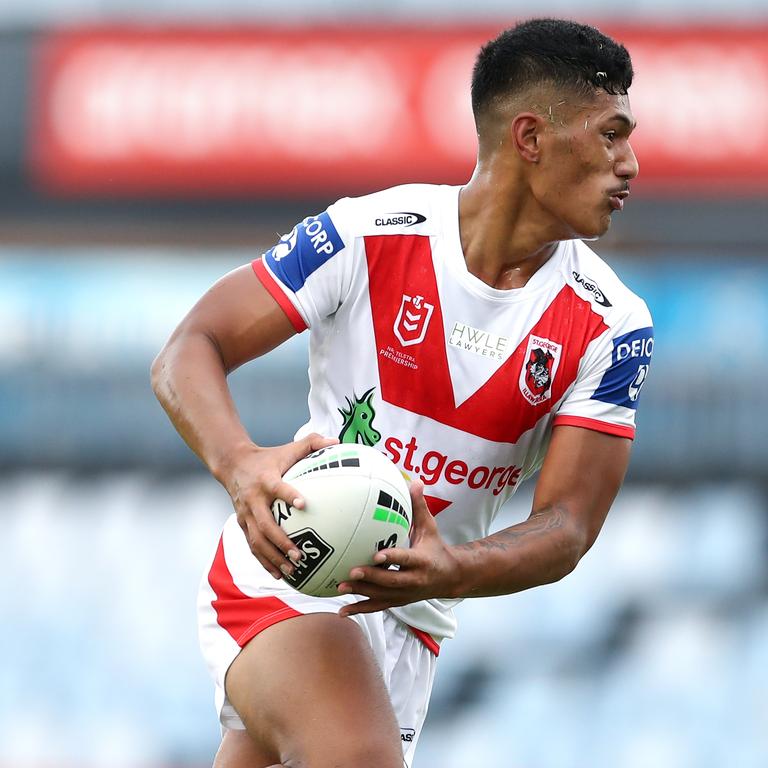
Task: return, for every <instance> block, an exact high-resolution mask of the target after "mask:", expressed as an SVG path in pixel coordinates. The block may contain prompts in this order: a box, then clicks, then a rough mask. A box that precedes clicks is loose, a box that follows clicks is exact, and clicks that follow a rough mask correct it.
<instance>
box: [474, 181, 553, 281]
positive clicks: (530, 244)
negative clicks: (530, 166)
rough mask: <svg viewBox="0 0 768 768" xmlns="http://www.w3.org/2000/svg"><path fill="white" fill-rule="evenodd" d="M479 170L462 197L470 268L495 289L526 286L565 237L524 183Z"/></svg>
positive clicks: (476, 275)
mask: <svg viewBox="0 0 768 768" xmlns="http://www.w3.org/2000/svg"><path fill="white" fill-rule="evenodd" d="M500 176H501V174H494V173H493V171H492V170H487V171H486V170H484V169H483V168H482V166H481V167H479V168H478V169H476V170H475V173H474V175H473V176H472V178H471V179H470V180H469V182H468V184H467V185H466V186H465V187H464V188H463V189H462V190H461V194H460V196H459V233H460V237H461V247H462V250H463V252H464V259H465V261H466V264H467V269H468V270H469V272H471V273H472V274H473V275H475V277H477V278H479V279H480V280H482V281H483V282H484V283H487V284H488V285H490V286H492V287H493V288H500V289H509V288H522V287H523V286H524V285H525V284H526V283H527V282H528V280H530V278H531V277H532V275H533V274H534V273H535V272H536V271H537V270H538V269H539V268H540V267H541V266H542V265H543V264H544V263H546V262H547V261H548V260H549V258H550V257H551V256H552V254H553V253H554V252H555V249H556V248H557V243H558V242H559V240H560V239H561V238H558V237H557V233H556V232H555V231H554V230H553V227H552V223H551V222H550V221H548V220H547V218H546V216H544V215H542V212H541V209H540V207H539V206H538V204H537V203H536V201H535V200H534V199H533V197H532V196H531V195H530V193H528V191H527V188H526V186H525V185H524V184H522V183H514V182H512V181H511V180H510V177H509V175H506V174H505V175H504V179H503V180H502V179H501V178H500Z"/></svg>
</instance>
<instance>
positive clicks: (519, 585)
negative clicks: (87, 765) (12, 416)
mask: <svg viewBox="0 0 768 768" xmlns="http://www.w3.org/2000/svg"><path fill="white" fill-rule="evenodd" d="M631 81H632V66H631V63H630V59H629V56H628V54H627V52H626V50H625V49H624V48H623V47H622V46H620V45H618V44H617V43H615V42H614V41H612V40H611V39H609V38H607V37H605V36H603V35H602V34H600V33H599V32H598V31H597V30H595V29H593V28H591V27H586V26H582V25H579V24H574V23H572V22H567V21H556V20H534V21H529V22H525V23H522V24H520V25H518V26H516V27H514V28H512V29H510V30H508V31H506V32H504V33H503V34H501V35H500V36H499V37H498V38H497V39H496V40H494V41H492V42H490V43H488V44H487V45H486V46H485V47H484V48H483V49H482V50H481V52H480V54H479V56H478V59H477V62H476V65H475V70H474V76H473V82H472V103H473V109H474V113H475V119H476V123H477V132H478V138H479V151H478V161H477V167H476V169H475V172H474V174H473V176H472V178H471V179H470V180H469V182H468V183H467V184H466V185H465V186H463V187H461V188H458V187H445V186H430V185H408V186H404V187H398V188H394V189H390V190H386V191H383V192H380V193H376V194H373V195H368V196H367V197H362V198H358V199H342V200H340V201H339V202H337V203H335V204H334V205H332V206H331V207H330V208H329V209H328V210H327V211H326V212H323V213H321V214H319V215H318V216H311V217H309V218H307V219H305V220H304V221H303V222H302V223H301V224H299V225H297V226H296V227H295V228H294V230H293V231H292V232H291V233H290V234H289V235H286V236H285V237H283V238H282V240H281V241H280V242H279V243H278V244H277V245H276V246H275V247H274V248H272V249H271V250H269V251H268V252H267V253H266V254H265V255H264V256H263V257H262V259H260V260H257V261H256V262H254V263H253V265H252V266H250V265H249V266H245V267H242V268H240V269H238V270H235V271H234V272H232V273H231V274H229V275H227V276H226V277H224V278H223V279H222V280H220V281H219V282H218V283H217V284H216V285H214V286H213V287H212V288H211V289H210V291H209V292H208V293H207V294H206V295H205V296H203V298H202V299H201V300H200V301H199V303H198V304H197V305H196V306H195V307H194V308H193V309H192V311H191V312H190V314H189V315H188V316H187V317H186V318H185V319H184V320H183V321H182V323H181V324H180V326H179V327H178V328H177V330H176V331H175V333H174V334H173V336H172V337H171V339H170V340H169V341H168V343H167V345H166V347H165V348H164V350H163V351H162V352H161V354H160V355H159V356H158V358H157V360H156V361H155V364H154V366H153V384H154V388H155V392H156V393H157V395H158V398H159V399H160V401H161V402H162V404H163V406H164V407H165V409H166V411H167V412H168V414H169V416H170V418H171V420H172V421H173V423H174V425H175V426H176V428H177V429H178V430H179V432H180V433H181V435H182V436H183V437H184V439H185V440H186V441H187V442H188V443H189V445H190V446H191V448H192V449H193V450H194V451H195V452H196V453H197V454H198V456H200V458H201V459H202V460H203V461H204V462H205V464H206V465H207V466H208V468H209V469H210V471H211V472H212V473H213V475H214V476H215V477H216V478H217V479H218V480H219V481H220V482H221V483H222V484H223V485H224V487H225V488H226V489H227V491H228V492H229V494H230V495H231V497H232V501H233V504H234V507H235V510H236V513H235V514H233V515H232V517H231V518H230V520H228V521H227V523H226V524H225V526H224V531H223V534H222V538H221V540H220V542H219V545H218V548H217V551H216V554H215V557H214V559H213V564H212V566H211V568H210V571H209V572H207V573H206V577H205V578H204V579H203V583H202V587H201V597H200V627H201V628H200V633H201V642H202V646H203V651H204V654H205V656H206V659H207V661H208V663H209V665H210V667H211V671H212V673H213V676H214V678H215V680H216V686H217V703H218V707H219V713H220V718H221V723H222V725H223V727H224V738H223V741H222V746H221V749H220V751H219V754H218V756H217V762H216V765H217V766H219V768H224V767H225V766H226V767H227V768H245V767H246V766H250V768H263V767H264V766H269V765H274V764H282V765H284V766H312V768H324V767H325V766H342V767H344V768H347V767H348V768H352V767H353V766H355V767H359V766H377V767H378V768H399V767H400V766H401V765H402V764H403V760H405V763H406V765H410V764H411V760H412V756H413V750H414V748H415V744H416V740H417V738H418V736H419V732H420V730H421V727H422V724H423V720H424V717H425V714H426V709H427V702H428V698H429V692H430V688H431V685H432V677H433V673H434V664H435V657H436V656H437V653H438V651H439V644H440V641H441V640H442V639H444V638H446V637H450V636H452V635H453V633H454V630H455V622H454V618H453V613H452V610H451V609H452V606H453V605H454V604H455V603H456V602H457V600H459V599H461V598H465V597H480V596H484V595H501V594H509V593H513V592H517V591H520V590H523V589H528V588H530V587H534V586H536V585H539V584H545V583H548V582H553V581H556V580H558V579H560V578H562V577H563V576H565V575H566V574H568V573H569V572H570V571H571V570H573V568H574V567H575V566H576V564H577V563H578V561H579V559H580V558H581V557H582V556H583V555H584V553H585V552H586V551H587V550H588V549H589V548H590V546H591V545H592V543H593V542H594V541H595V538H596V537H597V535H598V532H599V531H600V528H601V526H602V524H603V521H604V519H605V516H606V514H607V513H608V509H609V507H610V506H611V503H612V502H613V499H614V497H615V496H616V493H617V492H618V490H619V487H620V485H621V483H622V479H623V477H624V473H625V470H626V468H627V462H628V459H629V451H630V443H631V439H632V437H633V436H634V417H635V409H636V406H637V398H638V394H639V391H640V387H641V386H642V383H643V381H644V380H645V377H646V374H647V372H648V366H649V363H650V353H651V350H652V345H653V340H652V329H651V319H650V316H649V314H648V310H647V309H646V307H645V304H644V303H643V302H642V301H641V300H640V299H639V298H637V297H636V296H634V295H633V294H632V293H631V292H630V291H629V290H628V289H627V288H626V287H624V286H623V285H622V284H621V282H620V281H619V280H618V278H617V277H616V275H615V274H614V273H613V272H612V271H611V270H610V268H609V267H608V266H607V265H606V264H604V263H603V262H602V261H601V260H600V259H599V258H598V257H597V256H596V255H595V254H594V253H593V252H592V251H591V250H590V249H589V248H588V247H587V246H586V245H584V244H583V243H582V242H581V241H580V240H579V239H577V238H595V237H598V236H600V235H602V234H603V233H604V232H605V231H606V230H607V229H608V227H609V226H610V222H611V215H612V214H613V213H614V212H616V211H618V210H621V208H622V207H623V205H624V200H625V198H626V196H627V195H628V194H629V182H630V181H631V180H632V179H633V178H634V177H635V176H636V175H637V172H638V166H637V161H636V159H635V156H634V154H633V152H632V149H631V147H630V144H629V135H630V133H631V131H632V129H633V127H634V125H635V120H634V117H633V115H632V112H631V109H630V105H629V100H628V97H627V90H628V88H629V86H630V84H631ZM305 328H309V329H310V334H311V336H310V379H311V392H310V396H309V406H310V421H309V423H308V424H307V425H305V426H304V427H303V428H302V429H301V430H300V431H299V435H298V436H297V439H296V441H295V442H293V443H290V444H288V445H284V446H280V447H275V448H263V447H259V446H257V445H255V444H254V443H253V442H252V440H251V438H250V437H249V436H248V434H247V433H246V431H245V429H244V428H243V426H242V424H241V423H240V421H239V419H238V416H237V413H236V410H235V407H234V405H233V403H232V399H231V397H230V394H229V390H228V388H227V384H226V375H227V373H228V372H229V371H231V370H233V369H234V368H236V367H238V366H239V365H242V364H243V363H245V362H247V361H249V360H251V359H253V358H255V357H258V356H259V355H262V354H265V353H267V352H269V351H270V350H271V349H273V348H274V347H276V346H277V345H278V344H280V343H282V342H283V341H285V340H286V339H287V338H288V337H289V336H291V335H292V334H293V333H295V332H297V331H302V330H304V329H305ZM363 393H364V394H363ZM263 396H265V397H268V396H269V395H268V393H264V395H263ZM363 400H365V403H366V406H368V407H370V410H369V411H368V412H369V414H370V415H371V418H370V423H369V425H368V427H367V432H366V434H362V435H361V434H360V433H359V431H357V432H353V431H352V430H350V429H348V428H347V427H348V425H347V424H345V413H346V412H349V410H350V408H351V407H352V406H354V405H356V404H360V403H362V401H363ZM321 435H323V436H325V437H321ZM337 435H343V436H344V437H345V439H353V440H364V441H366V442H368V443H374V444H375V445H376V446H377V447H378V448H380V449H381V450H382V451H384V452H385V453H386V454H387V455H388V456H389V457H390V458H391V459H392V460H393V461H394V462H395V463H396V464H397V465H398V466H399V467H400V468H401V469H402V470H403V471H404V472H405V473H406V474H407V475H408V476H409V477H410V478H411V479H412V480H413V483H412V485H411V494H412V499H413V506H414V512H413V517H414V529H413V532H412V546H411V548H410V549H388V550H384V551H382V552H381V553H379V554H378V555H377V558H378V560H379V562H380V563H386V564H395V565H397V566H399V569H382V568H375V567H358V568H354V569H353V570H352V572H351V573H350V576H349V580H348V581H347V582H346V583H344V584H342V585H341V586H340V588H339V592H340V594H339V597H338V598H319V599H318V598H311V597H306V596H304V595H301V594H299V593H297V592H295V591H294V590H292V589H291V588H290V587H288V586H287V585H286V584H285V582H283V581H281V580H280V576H281V574H286V573H290V572H291V571H292V569H293V567H294V563H295V562H296V561H297V559H298V557H299V553H298V552H297V551H296V548H295V547H294V545H293V543H292V542H291V541H290V540H289V539H288V538H287V537H286V536H285V534H283V532H282V531H281V530H280V528H278V526H277V525H276V524H275V522H274V520H273V518H272V515H271V512H270V504H271V502H272V501H273V499H275V498H281V499H284V500H285V501H286V502H287V503H289V504H290V503H293V504H294V505H296V506H301V505H302V503H303V502H302V500H301V499H300V498H298V494H297V493H296V492H295V491H294V490H293V489H292V488H291V487H290V486H289V485H288V484H287V483H285V482H283V481H282V479H281V475H282V474H283V473H284V472H285V470H286V469H287V468H288V467H289V466H290V465H292V464H293V463H294V462H295V461H297V460H298V459H299V458H301V457H303V456H305V455H306V454H308V453H309V452H311V451H314V450H316V449H319V448H322V447H324V446H327V445H329V444H331V443H332V442H335V439H334V438H335V436H337ZM539 468H540V469H541V473H540V475H539V478H538V480H537V483H536V488H535V495H534V500H533V509H532V511H531V515H530V517H529V518H528V519H527V520H526V521H525V522H522V523H520V524H518V525H514V526H511V527H509V528H506V529H504V530H502V531H499V532H497V533H495V534H493V535H489V528H490V525H491V522H492V520H493V517H494V515H495V514H496V512H497V511H498V509H499V507H500V506H501V504H502V503H503V502H504V501H505V500H506V499H507V498H508V497H509V495H510V494H511V493H513V491H514V490H515V488H516V487H517V486H518V485H519V484H520V483H521V482H522V481H523V480H524V479H526V478H527V477H529V476H530V475H532V474H533V473H534V472H535V471H536V470H538V469H539Z"/></svg>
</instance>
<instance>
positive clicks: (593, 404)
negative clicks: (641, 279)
mask: <svg viewBox="0 0 768 768" xmlns="http://www.w3.org/2000/svg"><path fill="white" fill-rule="evenodd" d="M643 309H644V311H642V312H636V313H633V315H631V316H630V317H628V318H627V319H626V320H625V322H623V323H621V324H619V326H618V327H614V328H612V329H611V330H610V331H608V332H606V333H604V334H602V335H601V336H600V337H599V338H598V339H596V340H595V341H594V342H592V344H591V345H590V346H589V347H588V348H587V351H586V354H585V356H584V358H583V360H582V364H581V366H580V370H579V375H578V376H577V379H576V383H575V385H574V387H573V389H572V390H571V391H570V392H569V393H568V395H567V396H566V397H565V399H564V400H563V402H562V403H561V405H560V407H559V408H558V410H557V414H556V415H555V418H554V422H553V424H554V426H558V425H566V426H575V427H586V428H587V429H594V430H596V431H598V432H606V433H608V434H611V435H618V436H620V437H629V438H634V436H635V415H636V413H637V405H638V401H639V397H640V390H641V389H642V387H643V384H644V383H645V380H646V378H647V376H648V371H649V369H650V365H651V356H652V354H653V326H652V324H651V316H650V313H649V312H648V310H647V309H645V307H643Z"/></svg>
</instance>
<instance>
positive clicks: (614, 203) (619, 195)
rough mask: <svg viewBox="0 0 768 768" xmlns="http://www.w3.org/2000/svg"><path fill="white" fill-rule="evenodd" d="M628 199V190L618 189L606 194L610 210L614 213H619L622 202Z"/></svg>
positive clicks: (622, 205) (622, 206)
mask: <svg viewBox="0 0 768 768" xmlns="http://www.w3.org/2000/svg"><path fill="white" fill-rule="evenodd" d="M628 197H629V190H628V189H618V190H615V191H613V192H609V193H608V199H609V201H610V203H611V208H613V210H614V211H621V210H623V208H624V201H625V200H626V199H627V198H628Z"/></svg>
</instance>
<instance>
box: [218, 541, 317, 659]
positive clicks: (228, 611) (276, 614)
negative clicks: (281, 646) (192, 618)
mask: <svg viewBox="0 0 768 768" xmlns="http://www.w3.org/2000/svg"><path fill="white" fill-rule="evenodd" d="M208 583H209V584H210V585H211V589H212V590H213V591H214V593H215V594H216V599H215V600H213V601H212V602H211V605H212V606H213V609H214V610H215V611H216V620H217V621H218V622H219V625H220V626H221V627H223V628H224V629H226V630H227V632H229V634H230V635H231V637H232V639H233V640H234V641H235V642H236V643H237V644H238V645H239V646H240V647H241V648H242V647H243V646H244V645H245V644H246V643H247V642H248V641H249V640H251V639H253V638H254V637H255V636H256V635H258V634H259V632H261V631H262V630H264V629H266V628H267V627H269V626H272V624H277V623H278V622H280V621H284V620H285V619H292V618H293V617H294V616H301V615H302V614H301V613H299V611H296V610H294V609H293V608H291V607H290V606H289V605H286V604H285V603H284V602H283V601H282V600H280V599H279V598H277V597H248V595H246V594H244V593H243V592H241V591H240V590H239V589H238V588H237V586H236V585H235V582H234V580H233V579H232V574H231V573H230V570H229V568H228V567H227V561H226V559H225V558H224V538H223V537H222V538H221V539H219V546H218V548H217V549H216V556H215V557H214V558H213V565H212V566H211V570H210V573H209V574H208Z"/></svg>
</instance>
